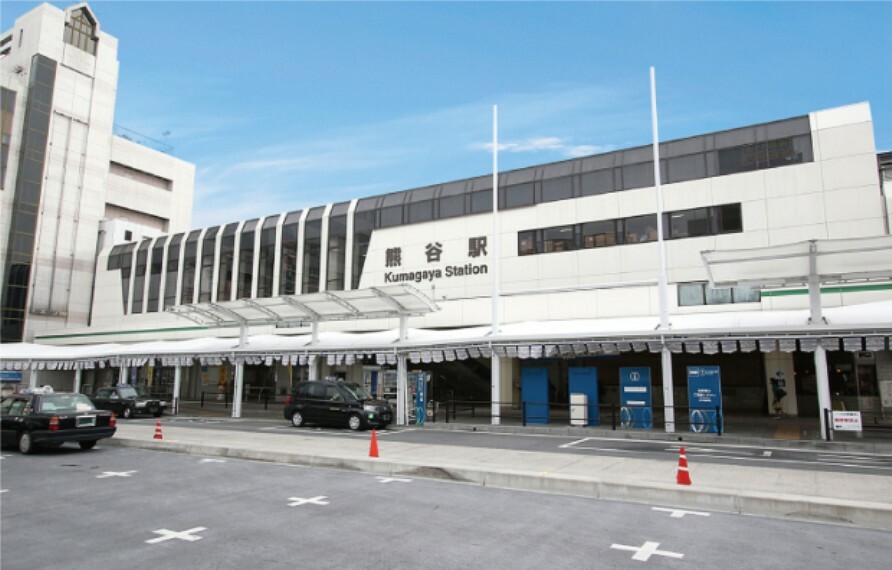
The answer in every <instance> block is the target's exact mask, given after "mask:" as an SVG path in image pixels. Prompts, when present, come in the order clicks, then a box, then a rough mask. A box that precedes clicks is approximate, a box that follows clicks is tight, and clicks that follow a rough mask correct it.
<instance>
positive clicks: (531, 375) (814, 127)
mask: <svg viewBox="0 0 892 570" xmlns="http://www.w3.org/2000/svg"><path fill="white" fill-rule="evenodd" d="M78 9H83V8H75V9H72V10H69V11H67V12H66V13H65V17H72V16H73V15H74V14H76V13H77V10H78ZM41 10H42V11H39V12H36V13H38V14H41V13H45V12H46V13H50V14H55V16H54V17H56V19H57V20H58V21H59V22H63V21H64V18H63V16H62V15H59V14H56V13H55V12H52V11H51V10H50V11H48V10H49V9H41ZM28 17H32V16H31V15H29V16H28ZM34 17H36V16H34ZM90 21H94V20H90ZM59 25H62V24H61V23H60V24H59ZM97 37H98V38H99V45H100V46H101V45H102V42H103V41H104V40H103V38H104V37H105V36H103V35H101V34H100V35H98V36H97ZM4 41H5V40H4ZM10 41H14V40H10ZM66 49H68V48H66ZM100 52H101V49H100ZM63 56H64V54H62V55H59V56H58V57H59V58H62V57H63ZM7 57H9V56H8V55H7ZM35 57H36V58H37V60H39V61H43V59H42V58H45V57H47V56H42V55H39V56H35ZM78 57H82V56H81V55H80V54H78ZM4 61H5V60H4ZM4 65H5V64H4ZM109 65H111V64H109ZM4 69H5V67H4ZM20 120H21V119H20ZM51 132H52V131H51ZM873 133H874V126H873V121H872V117H871V111H870V106H869V104H867V103H858V104H854V105H850V106H846V107H840V108H835V109H827V110H820V111H814V112H810V113H806V114H802V115H800V116H797V117H791V118H783V119H780V120H777V121H773V122H768V123H763V124H757V125H749V126H735V127H733V128H729V129H728V130H724V131H719V132H713V133H705V134H695V135H692V136H690V137H687V138H683V139H679V140H672V141H665V142H662V143H661V144H660V145H659V157H660V161H659V169H658V172H659V177H657V173H656V172H655V169H654V155H653V149H652V147H651V146H650V145H648V146H642V147H637V148H628V149H623V150H617V151H614V152H609V153H604V154H599V155H594V156H587V157H580V158H575V159H572V160H567V161H561V162H555V163H548V164H541V165H535V166H530V167H528V168H522V169H517V170H512V171H508V172H502V173H498V175H497V176H496V177H494V176H493V175H492V174H486V175H483V176H479V177H473V178H468V179H463V180H457V181H452V182H446V183H435V184H432V185H430V186H426V187H422V188H414V189H409V190H405V191H401V192H394V193H391V194H386V195H380V196H371V197H357V198H356V199H353V200H350V201H346V202H340V203H333V204H320V205H318V206H315V207H310V208H306V209H301V210H292V211H285V212H281V213H277V214H272V215H269V216H265V217H263V218H259V219H250V220H236V221H233V222H231V223H228V224H225V225H221V226H216V227H210V228H200V229H191V230H189V229H188V228H187V226H188V219H185V220H184V219H181V218H177V217H176V215H177V214H178V213H181V208H182V207H184V206H185V205H186V204H187V203H188V202H189V200H191V177H190V176H180V174H182V173H183V172H186V173H191V170H190V168H189V167H188V165H181V163H179V162H172V163H171V164H170V169H169V170H163V169H162V168H160V167H159V166H158V164H157V163H155V162H153V161H152V160H151V158H152V156H153V155H148V158H146V156H147V155H145V154H141V153H143V150H142V149H141V148H140V147H138V146H137V145H133V144H131V143H127V142H126V141H118V140H117V139H110V140H112V141H116V142H113V143H111V144H110V145H109V146H108V148H107V149H106V151H107V157H108V158H106V159H104V160H105V162H102V163H101V164H102V165H103V167H104V168H105V170H104V175H103V177H104V185H103V186H101V188H102V189H106V190H105V192H104V193H103V198H104V201H103V202H102V208H100V207H99V204H98V202H97V205H96V209H97V210H99V209H101V210H102V214H101V215H100V214H97V215H96V219H97V225H96V226H94V227H93V230H94V234H96V233H98V232H97V231H96V229H97V227H98V220H100V219H103V216H105V217H106V218H121V217H124V216H126V217H127V218H128V219H130V220H131V221H130V223H133V224H136V225H138V226H141V227H143V228H145V229H146V232H145V233H143V234H139V235H137V234H136V233H134V234H133V235H131V236H130V238H132V239H129V240H126V239H125V241H124V242H122V241H121V240H120V238H121V237H122V233H123V232H122V229H121V226H120V225H119V224H118V222H117V221H114V222H111V223H108V224H105V225H103V226H102V227H103V228H104V231H105V232H106V235H108V236H112V235H113V236H115V238H114V239H111V240H110V241H107V242H102V243H101V248H100V251H99V253H98V255H97V254H95V251H93V252H90V255H87V252H86V251H85V252H84V254H83V255H84V259H85V260H87V259H88V260H89V264H90V266H91V267H92V266H93V264H94V263H95V274H93V273H90V274H89V275H91V276H92V275H95V277H94V278H93V279H92V281H91V280H90V279H86V278H85V280H84V281H85V282H84V283H82V284H81V283H79V284H78V286H77V287H72V288H71V290H72V291H77V293H78V294H82V293H84V289H87V288H94V289H95V295H94V297H93V299H94V301H93V304H92V306H91V307H90V308H89V311H88V318H89V326H85V325H87V324H88V323H86V322H81V323H79V324H80V325H82V326H75V325H76V323H73V322H68V323H64V324H65V325H67V326H64V327H63V326H62V325H63V323H62V322H53V321H49V319H48V318H47V320H46V321H41V322H42V323H45V324H44V325H42V326H41V328H39V329H36V328H35V329H32V330H35V332H36V334H34V335H33V340H34V344H25V345H14V346H13V345H11V346H9V347H0V357H2V358H3V359H4V362H3V364H2V365H0V367H2V368H4V369H5V370H7V371H12V372H21V373H22V376H21V377H22V382H25V383H31V384H34V383H37V382H38V380H37V378H39V382H40V383H44V382H47V383H51V384H53V385H54V386H56V387H59V388H72V387H73V388H75V389H79V390H84V391H87V392H91V391H95V390H96V389H97V388H99V387H101V386H105V385H110V384H114V383H117V382H130V383H133V384H136V385H141V386H145V387H147V388H149V389H150V390H152V391H155V392H160V393H162V394H164V395H166V396H169V397H171V398H173V399H175V400H182V401H198V400H199V399H201V400H202V401H204V399H205V397H206V396H207V397H208V398H213V399H214V400H216V398H217V397H219V398H220V399H221V401H225V402H227V403H228V402H229V401H230V399H231V400H232V401H233V406H232V413H233V415H240V414H241V409H242V404H245V403H247V402H249V401H253V402H257V401H259V400H265V399H267V398H270V397H272V398H276V397H282V396H283V395H284V394H285V393H287V391H288V390H289V388H290V387H291V386H292V385H293V384H294V383H295V382H296V381H298V380H299V379H301V378H343V379H346V380H351V381H355V382H357V383H360V384H364V385H366V386H367V387H368V388H369V389H370V390H371V391H373V392H374V393H375V394H377V395H379V396H381V397H385V398H388V399H393V400H394V401H395V402H396V403H397V406H398V410H399V421H400V422H401V423H405V422H407V421H409V420H410V418H411V417H412V415H413V412H414V411H415V406H413V405H412V404H411V403H410V402H412V401H413V397H414V396H415V395H417V392H418V391H419V390H428V392H427V393H426V394H424V397H419V398H418V399H419V403H422V402H424V401H426V400H427V399H434V400H440V401H457V400H460V401H463V402H466V403H469V405H472V404H470V403H476V404H480V405H482V406H484V407H485V408H486V409H487V412H488V413H489V414H491V417H492V421H493V422H499V421H502V420H503V419H505V418H518V417H521V418H522V419H523V421H524V422H528V423H529V422H532V423H536V422H550V421H566V420H567V419H568V417H569V416H572V415H573V413H572V412H573V411H574V410H576V411H579V409H580V408H579V407H578V406H577V407H574V408H571V407H570V401H571V395H573V394H583V395H585V397H586V403H584V404H582V406H583V407H582V409H583V410H585V414H583V415H585V416H586V417H584V418H583V419H582V420H581V421H582V422H583V423H588V424H590V425H592V424H593V423H597V422H599V421H600V420H599V414H603V413H604V410H602V409H601V408H602V407H603V406H608V407H609V406H613V407H614V408H616V407H618V408H619V409H621V413H622V414H623V417H622V418H621V421H622V422H623V424H624V425H627V426H630V427H658V426H665V429H667V430H670V431H671V430H674V429H675V424H676V423H679V424H680V425H681V426H682V427H681V428H680V429H695V430H696V429H716V428H719V429H720V427H719V426H718V420H716V418H717V417H718V415H719V414H720V413H725V412H727V413H728V414H737V415H741V416H743V417H747V416H765V415H769V414H775V413H778V414H780V413H783V414H789V415H804V416H814V417H820V418H821V420H822V421H824V417H825V416H824V412H825V411H829V410H831V409H832V410H837V411H852V410H855V411H860V412H861V413H862V414H863V415H864V417H865V418H868V417H869V418H871V419H873V420H876V419H878V418H882V417H883V416H884V414H886V413H888V409H889V408H892V375H890V374H892V352H890V346H889V338H890V336H892V281H890V278H892V237H890V235H889V227H890V221H892V219H890V212H892V198H890V196H889V193H888V191H887V189H888V184H887V182H883V181H884V180H885V181H888V173H889V170H888V164H889V160H888V153H885V154H881V155H878V154H877V150H876V148H875V142H874V134H873ZM22 152H24V151H16V152H14V153H12V154H16V153H19V154H21V153H22ZM103 156H106V155H103ZM143 160H145V162H143ZM62 164H63V165H64V161H63V162H62ZM181 166H183V168H182V169H180V167H181ZM494 178H496V179H497V180H494ZM183 179H187V180H188V181H189V183H188V195H187V194H180V193H179V190H180V186H179V184H180V181H181V180H183ZM165 181H168V182H169V184H168V182H165ZM658 181H659V182H660V184H659V185H658V184H657V182H658ZM494 184H495V185H497V194H496V200H497V203H498V216H494V215H493V188H494ZM658 186H659V191H658ZM97 187H98V186H97ZM658 195H659V196H662V199H661V201H662V215H661V216H660V215H658V203H659V202H658ZM121 196H123V197H125V199H121V198H120V197H121ZM135 196H138V197H140V199H136V198H134V197H135ZM142 197H146V198H147V199H146V200H145V201H142V200H141V198H142ZM156 198H166V201H164V200H161V199H156ZM6 199H7V197H6V196H4V200H6ZM137 212H138V213H137ZM12 219H13V220H18V219H19V218H18V216H17V215H16V214H13V216H12ZM496 220H497V222H496ZM496 228H497V230H496ZM660 228H662V232H661V231H660ZM66 231H67V230H66ZM123 231H126V230H123ZM131 231H134V230H131ZM38 237H39V236H38ZM94 237H95V236H94ZM123 237H125V238H126V237H127V236H123ZM141 238H145V239H141ZM41 239H42V238H41ZM53 239H56V238H55V237H53ZM91 240H92V241H91V242H90V245H91V246H92V247H93V248H94V250H95V247H96V245H97V242H96V240H95V239H92V238H91ZM38 241H39V240H38ZM10 243H12V240H10ZM661 257H662V258H663V259H665V267H666V269H665V281H666V285H665V287H663V286H662V285H661V280H662V279H661V278H662V275H663V272H662V270H661V265H662V263H661ZM35 259H37V260H40V259H41V258H40V257H39V256H36V257H35ZM36 271H38V272H39V271H41V266H40V264H39V263H36ZM7 273H9V270H8V269H7ZM32 273H34V272H33V271H32ZM4 283H6V280H4ZM32 283H33V281H32ZM7 287H8V286H7ZM41 289H42V288H41ZM35 291H36V288H35ZM31 297H32V298H36V299H40V303H41V304H38V305H33V307H34V308H33V309H32V310H31V311H30V312H29V313H28V316H29V319H30V318H31V315H32V314H39V311H40V310H41V309H42V308H43V307H45V306H46V307H52V304H51V301H52V299H53V292H52V290H51V291H50V292H45V291H43V290H41V291H40V293H39V294H38V293H36V292H35V293H32V295H31ZM85 297H86V295H85ZM5 298H6V297H4V299H5ZM44 298H48V299H50V301H45V300H44ZM4 302H5V301H4ZM29 307H31V305H29ZM664 315H665V317H666V318H665V322H664ZM85 318H86V317H85ZM27 338H28V339H29V340H30V337H27ZM660 378H662V382H660V381H659V379H660ZM410 380H411V382H410ZM660 384H661V385H660ZM654 385H657V386H658V388H654ZM777 389H782V391H783V392H785V395H783V396H781V397H779V398H778V397H775V396H777V395H778V394H779V392H778V391H777ZM887 393H888V395H889V397H888V398H885V397H884V395H885V394H887ZM717 410H718V411H717ZM676 411H677V413H676ZM698 414H699V415H698ZM704 414H705V416H704ZM710 414H711V415H710ZM704 417H706V418H707V419H703V418H704ZM697 418H700V419H697Z"/></svg>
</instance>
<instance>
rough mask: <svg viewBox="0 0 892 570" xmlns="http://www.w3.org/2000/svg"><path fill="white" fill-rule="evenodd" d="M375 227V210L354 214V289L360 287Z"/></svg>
mask: <svg viewBox="0 0 892 570" xmlns="http://www.w3.org/2000/svg"><path fill="white" fill-rule="evenodd" d="M374 229H375V210H369V211H366V212H356V213H354V214H353V289H359V283H360V280H361V278H362V270H363V267H365V258H366V256H367V255H368V252H369V243H371V241H372V231H374Z"/></svg>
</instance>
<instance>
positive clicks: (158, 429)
mask: <svg viewBox="0 0 892 570" xmlns="http://www.w3.org/2000/svg"><path fill="white" fill-rule="evenodd" d="M155 439H164V436H163V435H161V420H155Z"/></svg>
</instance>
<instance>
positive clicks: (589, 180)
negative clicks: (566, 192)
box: [580, 168, 614, 196]
mask: <svg viewBox="0 0 892 570" xmlns="http://www.w3.org/2000/svg"><path fill="white" fill-rule="evenodd" d="M580 180H581V185H582V195H583V196H595V195H597V194H606V193H607V192H613V190H614V188H613V169H612V168H608V169H606V170H598V171H595V172H587V173H585V174H583V175H582V177H581V179H580Z"/></svg>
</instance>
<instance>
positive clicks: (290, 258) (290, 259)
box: [279, 210, 301, 295]
mask: <svg viewBox="0 0 892 570" xmlns="http://www.w3.org/2000/svg"><path fill="white" fill-rule="evenodd" d="M300 215H301V212H300V211H299V210H298V211H297V212H291V213H290V214H288V215H287V216H285V222H284V223H283V224H282V245H281V248H282V251H281V261H280V262H279V294H280V295H294V294H295V293H297V292H298V291H297V235H298V230H299V229H300V228H299V226H300Z"/></svg>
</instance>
